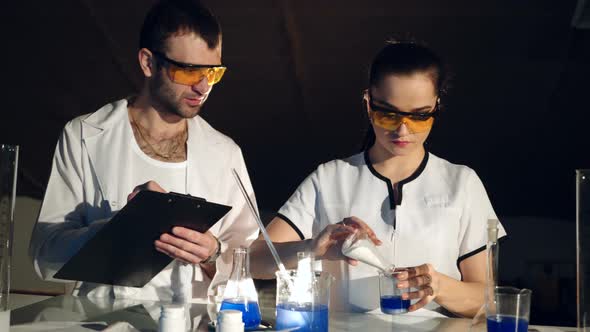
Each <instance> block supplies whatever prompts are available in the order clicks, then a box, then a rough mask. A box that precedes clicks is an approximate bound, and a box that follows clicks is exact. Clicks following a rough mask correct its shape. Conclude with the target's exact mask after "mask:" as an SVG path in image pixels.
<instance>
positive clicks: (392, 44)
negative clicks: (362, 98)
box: [363, 41, 448, 150]
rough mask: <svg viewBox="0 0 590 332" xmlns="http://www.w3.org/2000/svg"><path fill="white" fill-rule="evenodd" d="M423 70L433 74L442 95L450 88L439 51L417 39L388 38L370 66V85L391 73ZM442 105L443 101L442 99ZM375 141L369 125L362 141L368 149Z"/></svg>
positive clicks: (379, 81)
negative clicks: (399, 39)
mask: <svg viewBox="0 0 590 332" xmlns="http://www.w3.org/2000/svg"><path fill="white" fill-rule="evenodd" d="M415 73H424V74H427V75H428V76H430V78H431V79H432V82H433V84H434V87H435V89H436V91H437V95H438V97H439V98H441V97H443V96H444V95H445V93H446V90H447V85H448V82H447V79H448V78H447V76H448V75H447V69H446V67H445V65H444V63H443V62H442V60H441V59H440V57H439V56H438V55H436V53H434V52H433V51H432V50H431V49H429V48H428V47H427V46H425V45H424V44H421V43H418V42H414V41H388V42H387V43H386V44H385V47H383V48H382V49H381V51H379V53H377V55H376V56H375V58H374V59H373V62H372V63H371V68H370V69H369V88H371V87H374V86H377V85H379V83H381V81H382V80H383V79H384V78H385V77H386V76H388V75H396V74H397V75H411V74H415ZM439 107H440V102H439ZM373 144H375V132H374V131H373V128H372V127H371V125H370V124H369V128H368V130H367V135H366V137H365V141H364V144H363V150H366V149H368V148H370V147H371V146H373Z"/></svg>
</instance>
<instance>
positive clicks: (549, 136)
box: [0, 0, 590, 325]
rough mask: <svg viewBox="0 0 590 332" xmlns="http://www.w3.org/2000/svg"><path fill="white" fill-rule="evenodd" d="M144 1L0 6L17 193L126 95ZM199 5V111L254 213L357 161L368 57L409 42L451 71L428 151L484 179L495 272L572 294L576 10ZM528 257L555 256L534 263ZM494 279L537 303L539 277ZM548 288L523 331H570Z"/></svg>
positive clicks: (449, 4) (583, 110)
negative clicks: (222, 69)
mask: <svg viewBox="0 0 590 332" xmlns="http://www.w3.org/2000/svg"><path fill="white" fill-rule="evenodd" d="M152 2H153V1H140V0H128V1H115V0H101V1H98V0H62V1H28V2H27V1H22V2H17V1H11V2H3V4H2V9H1V12H0V21H1V23H0V28H1V30H0V31H2V51H1V52H0V54H1V55H0V59H2V62H1V70H2V73H3V75H2V89H1V90H0V91H2V112H1V113H0V114H1V116H0V142H3V143H11V142H12V143H17V144H20V145H21V149H22V150H21V151H22V155H21V169H20V174H19V191H20V193H21V194H23V195H30V196H33V197H39V198H40V197H42V194H43V191H44V186H45V183H46V181H47V177H48V173H49V167H50V160H51V156H52V154H53V149H54V146H55V142H56V140H57V138H58V135H59V133H60V131H61V129H62V127H63V125H64V124H65V122H66V121H68V120H69V119H71V118H73V117H74V116H77V115H80V114H84V113H88V112H92V111H94V110H95V109H97V108H98V107H100V106H102V105H103V104H105V103H107V102H109V101H111V100H114V99H116V98H122V97H124V96H126V95H129V94H131V93H134V92H135V91H137V90H138V89H139V87H140V86H141V82H142V78H141V75H140V72H139V70H138V66H137V61H136V50H137V39H138V31H139V27H140V25H141V22H142V20H143V16H144V15H145V12H146V11H147V8H149V6H150V4H151V3H152ZM207 4H208V5H210V7H211V8H212V10H213V11H214V12H215V14H216V15H217V16H218V17H219V19H220V21H221V24H222V28H223V30H224V41H223V58H224V62H225V63H226V64H227V65H228V68H229V69H228V72H227V74H226V76H225V77H224V80H223V81H222V83H221V84H219V85H218V86H216V87H215V91H214V93H213V94H212V96H211V98H210V99H209V101H208V102H207V105H206V106H205V108H204V112H203V116H204V117H205V118H206V119H207V120H208V121H209V122H210V123H211V124H212V125H213V126H214V127H216V128H217V129H219V130H220V131H222V132H224V133H226V134H227V135H229V136H231V137H232V138H234V139H235V140H236V142H237V143H238V144H239V145H240V146H241V147H242V149H243V151H244V155H245V158H246V162H247V164H248V166H249V170H250V174H251V177H252V180H253V184H254V187H255V190H256V193H257V198H258V202H259V205H260V207H261V209H262V210H264V211H265V212H268V213H269V214H270V213H272V212H273V211H276V210H277V209H278V208H279V207H280V205H281V204H282V203H283V202H284V201H285V200H286V199H287V198H288V197H289V195H290V194H291V193H292V192H293V190H294V189H295V188H296V187H297V185H298V184H299V182H300V181H301V180H302V179H303V178H304V177H305V176H306V175H307V174H308V173H309V172H311V171H312V170H313V169H314V168H315V167H316V166H317V164H318V163H320V162H324V161H327V160H330V159H333V158H336V157H343V156H346V155H350V154H352V153H355V152H356V151H358V149H359V147H360V143H361V140H362V138H363V133H364V130H365V128H366V123H365V121H366V119H365V118H364V116H363V114H362V109H361V103H360V95H361V90H362V89H363V88H364V87H365V86H366V71H367V66H368V64H369V62H370V59H371V57H372V55H373V54H374V53H375V52H376V51H377V50H378V49H379V48H380V47H381V45H382V43H383V41H384V40H386V39H387V38H389V37H395V36H402V37H404V36H412V37H414V38H416V39H419V40H423V41H425V42H426V43H428V44H429V45H431V46H432V47H433V48H434V49H435V50H437V51H438V52H439V53H440V54H441V55H442V56H443V57H444V58H445V59H446V60H447V61H448V63H449V64H450V66H451V69H452V70H453V73H454V79H453V88H452V90H451V91H450V95H449V96H448V97H447V99H446V100H445V101H444V102H445V103H446V106H447V107H446V111H445V113H444V115H443V116H442V117H441V118H440V121H438V122H437V124H436V127H435V129H434V131H433V133H432V135H431V137H430V138H429V142H428V146H429V149H430V150H431V151H432V152H433V153H435V154H437V155H439V156H441V157H444V158H446V159H448V160H450V161H452V162H456V163H462V164H467V165H469V166H470V167H472V168H474V169H475V170H476V171H477V172H478V174H479V176H480V177H481V178H482V180H483V182H484V184H485V186H486V188H487V190H488V192H489V195H490V197H491V199H492V202H493V204H494V206H495V208H496V212H497V214H498V215H499V216H500V218H501V219H502V220H503V222H504V224H505V225H506V227H507V229H508V231H509V232H510V233H511V235H512V236H511V239H510V240H509V241H507V242H508V243H507V244H506V246H505V248H506V250H504V251H503V252H506V251H509V252H511V253H512V254H511V255H510V257H506V258H504V256H503V258H502V261H503V262H505V263H503V264H501V266H502V270H503V271H504V270H507V271H517V270H518V271H523V270H522V268H523V266H525V267H524V271H530V269H529V267H530V268H531V269H532V268H539V269H540V271H541V272H539V273H540V275H541V276H542V278H549V279H551V278H553V279H551V280H552V281H551V282H553V283H555V282H557V283H558V287H557V288H560V289H569V290H571V287H574V286H575V285H573V279H572V278H573V277H572V273H571V271H570V270H571V268H572V264H573V263H574V262H575V252H574V249H575V243H574V242H575V224H574V219H575V186H574V170H575V169H576V168H584V167H586V168H590V155H589V154H588V153H587V151H588V148H589V145H590V141H589V140H588V139H587V137H588V135H587V129H586V128H587V125H588V120H589V119H590V116H589V111H590V109H589V107H588V105H589V103H590V100H589V98H588V97H589V96H588V87H589V83H588V77H589V76H590V75H589V74H590V33H589V30H577V29H574V28H572V27H571V24H570V23H571V19H572V15H573V12H574V9H575V6H576V2H575V1H573V0H564V1H552V0H523V1H508V0H503V1H491V0H485V1H467V0H454V1H444V2H443V1H434V0H423V1H414V2H407V1H403V2H402V1H385V0H382V1H379V0H368V1H348V0H338V1H335V0H325V1H307V0H306V1H295V0H275V1H271V0H251V1H228V0H217V1H213V0H210V1H207ZM523 220H524V221H523ZM531 238H532V239H534V238H537V239H541V238H542V239H545V240H543V241H540V240H539V241H540V242H537V243H535V242H534V241H532V242H531ZM545 241H549V243H546V242H545ZM535 246H539V247H541V246H556V247H560V248H561V251H559V252H560V253H562V254H560V255H557V256H556V257H555V258H552V259H551V261H550V262H546V261H545V260H544V257H538V255H537V256H535V253H536V252H537V253H538V252H539V250H537V247H535ZM518 252H520V253H522V252H529V253H530V255H532V256H535V257H532V258H531V257H520V256H519V255H515V254H514V253H518ZM506 256H508V255H506ZM521 256H522V255H521ZM531 262H533V263H531ZM531 264H532V265H531ZM535 264H536V265H535ZM539 264H540V265H539ZM539 266H540V267H539ZM563 266H566V267H565V268H564V267H563ZM519 268H520V270H519ZM573 268H574V269H575V266H574V267H573ZM556 269H557V270H559V271H562V270H564V269H565V270H567V271H570V272H556V271H557V270H556ZM504 275H506V277H505V279H506V281H507V282H512V283H516V284H517V285H520V286H527V287H538V289H533V290H534V292H535V294H536V295H538V297H537V298H541V295H542V293H543V292H547V291H546V290H545V288H546V287H545V286H546V285H545V284H543V285H545V286H543V285H541V286H539V285H537V284H538V279H539V278H540V277H539V275H536V274H531V273H527V272H525V273H524V274H523V273H520V274H517V275H516V276H510V273H506V274H505V273H504V272H503V276H504ZM573 290H575V287H574V288H573ZM557 292H558V293H551V294H548V295H547V296H550V297H551V296H557V297H558V298H560V300H559V301H560V303H563V304H564V306H565V307H567V308H566V309H563V312H562V313H560V315H559V316H557V317H555V318H552V319H553V320H551V319H550V318H548V317H546V316H543V315H541V314H539V313H542V312H543V310H549V309H547V308H543V307H540V308H536V311H534V312H533V321H535V320H536V321H537V322H539V323H545V322H549V323H567V324H568V325H573V323H574V322H573V319H574V318H575V316H572V315H573V314H574V313H573V309H572V307H571V306H572V305H574V304H575V303H572V302H575V294H571V293H564V292H561V293H560V292H559V291H557ZM556 301H557V300H556ZM535 312H536V313H537V314H536V315H535Z"/></svg>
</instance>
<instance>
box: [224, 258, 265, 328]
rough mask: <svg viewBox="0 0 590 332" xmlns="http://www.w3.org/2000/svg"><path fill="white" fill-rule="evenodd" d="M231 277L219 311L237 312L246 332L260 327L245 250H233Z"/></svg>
mask: <svg viewBox="0 0 590 332" xmlns="http://www.w3.org/2000/svg"><path fill="white" fill-rule="evenodd" d="M233 258H234V260H233V266H232V271H231V275H230V277H229V280H228V281H227V285H226V286H225V291H224V293H223V302H221V308H220V309H219V310H226V309H231V310H239V311H241V312H242V321H243V322H244V327H245V329H246V330H253V329H257V328H258V326H259V325H260V307H259V306H258V294H257V293H256V288H255V287H254V281H253V280H252V277H251V276H250V256H249V253H248V249H247V248H237V249H234V257H233Z"/></svg>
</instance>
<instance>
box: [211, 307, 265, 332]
mask: <svg viewBox="0 0 590 332" xmlns="http://www.w3.org/2000/svg"><path fill="white" fill-rule="evenodd" d="M225 309H231V310H239V311H241V312H242V321H243V322H244V328H245V329H246V330H253V329H256V328H258V326H259V325H260V308H259V307H258V302H252V301H247V302H246V303H244V300H241V299H231V300H224V301H223V302H221V308H219V310H225Z"/></svg>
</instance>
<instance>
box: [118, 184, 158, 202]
mask: <svg viewBox="0 0 590 332" xmlns="http://www.w3.org/2000/svg"><path fill="white" fill-rule="evenodd" d="M142 190H149V191H157V192H160V193H166V192H167V191H166V190H164V188H162V187H160V185H159V184H158V183H157V182H156V181H148V182H146V183H144V184H140V185H139V186H137V187H135V188H134V189H133V191H132V192H131V194H129V195H127V202H129V201H130V200H132V199H133V197H135V195H137V194H138V193H139V192H140V191H142Z"/></svg>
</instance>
